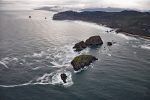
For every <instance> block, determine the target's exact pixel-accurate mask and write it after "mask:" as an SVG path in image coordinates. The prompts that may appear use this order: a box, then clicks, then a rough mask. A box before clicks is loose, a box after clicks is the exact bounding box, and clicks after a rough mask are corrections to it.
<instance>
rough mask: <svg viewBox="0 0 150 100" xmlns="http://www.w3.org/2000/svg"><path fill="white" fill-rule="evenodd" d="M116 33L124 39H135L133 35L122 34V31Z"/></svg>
mask: <svg viewBox="0 0 150 100" xmlns="http://www.w3.org/2000/svg"><path fill="white" fill-rule="evenodd" d="M117 35H118V36H119V37H122V38H124V39H126V40H137V39H136V38H134V37H131V36H127V35H125V34H122V33H118V34H117Z"/></svg>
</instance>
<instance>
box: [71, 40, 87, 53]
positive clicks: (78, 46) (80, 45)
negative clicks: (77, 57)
mask: <svg viewBox="0 0 150 100" xmlns="http://www.w3.org/2000/svg"><path fill="white" fill-rule="evenodd" d="M86 47H87V46H86V44H85V43H84V41H81V42H79V43H76V44H75V46H74V47H73V48H74V49H75V51H81V50H83V49H85V48H86Z"/></svg>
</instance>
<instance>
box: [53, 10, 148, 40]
mask: <svg viewBox="0 0 150 100" xmlns="http://www.w3.org/2000/svg"><path fill="white" fill-rule="evenodd" d="M149 19H150V13H148V12H137V11H122V12H117V13H116V12H101V11H95V12H88V11H85V12H74V11H65V12H58V13H56V14H54V15H53V20H75V21H85V22H90V23H95V24H97V25H102V26H106V27H109V28H111V29H112V30H115V32H116V33H123V34H126V35H132V36H134V37H142V38H145V39H150V29H149V27H150V21H149Z"/></svg>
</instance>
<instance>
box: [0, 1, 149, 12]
mask: <svg viewBox="0 0 150 100" xmlns="http://www.w3.org/2000/svg"><path fill="white" fill-rule="evenodd" d="M1 5H2V6H1ZM11 5H15V6H20V7H21V6H22V5H24V7H31V6H32V7H37V6H42V5H47V6H48V5H49V6H51V5H57V6H64V7H75V8H106V7H114V8H129V9H136V10H150V0H0V6H1V7H3V8H5V7H7V6H11ZM12 8H13V7H12Z"/></svg>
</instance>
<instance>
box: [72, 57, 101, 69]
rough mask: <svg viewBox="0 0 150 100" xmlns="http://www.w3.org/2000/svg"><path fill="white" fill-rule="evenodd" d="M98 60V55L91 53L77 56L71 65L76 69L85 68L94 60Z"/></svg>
mask: <svg viewBox="0 0 150 100" xmlns="http://www.w3.org/2000/svg"><path fill="white" fill-rule="evenodd" d="M95 60H98V59H97V58H96V57H94V56H91V55H80V56H77V57H75V58H74V59H73V60H72V61H71V65H72V66H73V69H74V70H75V71H78V70H80V69H83V68H84V67H85V66H89V65H90V64H91V63H92V62H93V61H95Z"/></svg>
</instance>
